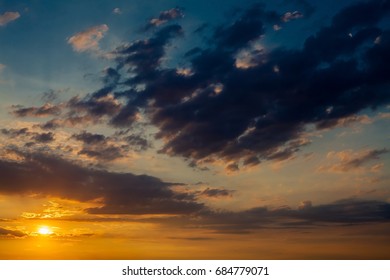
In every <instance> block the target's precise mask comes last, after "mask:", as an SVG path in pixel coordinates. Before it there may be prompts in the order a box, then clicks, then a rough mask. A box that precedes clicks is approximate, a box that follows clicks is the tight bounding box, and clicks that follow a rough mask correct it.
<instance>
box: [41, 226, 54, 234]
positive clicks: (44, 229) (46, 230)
mask: <svg viewBox="0 0 390 280" xmlns="http://www.w3.org/2000/svg"><path fill="white" fill-rule="evenodd" d="M38 233H39V234H41V235H49V234H52V233H53V231H52V230H51V229H50V228H49V227H47V226H41V227H39V228H38Z"/></svg>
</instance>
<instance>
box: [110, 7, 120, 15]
mask: <svg viewBox="0 0 390 280" xmlns="http://www.w3.org/2000/svg"><path fill="white" fill-rule="evenodd" d="M112 12H113V13H114V14H116V15H120V14H122V11H121V9H119V8H115V9H114V10H112Z"/></svg>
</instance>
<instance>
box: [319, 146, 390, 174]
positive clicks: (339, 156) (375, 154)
mask: <svg viewBox="0 0 390 280" xmlns="http://www.w3.org/2000/svg"><path fill="white" fill-rule="evenodd" d="M387 153H389V151H388V150H387V149H382V150H366V151H360V152H355V153H353V152H352V151H350V150H346V151H341V152H330V153H328V155H327V158H328V159H329V160H331V161H335V162H333V163H331V164H325V165H322V166H320V167H319V169H318V170H319V171H320V172H350V171H353V170H362V169H363V168H364V167H365V166H367V165H368V164H370V163H372V162H374V161H378V160H379V159H380V157H381V156H383V155H385V154H387ZM373 167H374V169H373V171H375V170H377V168H379V166H377V165H376V168H375V166H373Z"/></svg>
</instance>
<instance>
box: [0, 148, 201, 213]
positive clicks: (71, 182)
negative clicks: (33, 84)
mask: <svg viewBox="0 0 390 280" xmlns="http://www.w3.org/2000/svg"><path fill="white" fill-rule="evenodd" d="M19 155H20V157H21V158H22V160H21V161H5V160H0V193H2V194H9V195H11V194H18V195H28V194H35V195H40V196H47V197H58V198H64V199H70V200H77V201H80V202H88V201H94V200H100V201H102V206H101V207H94V208H90V209H87V210H86V211H87V212H88V213H91V214H189V213H194V212H197V211H199V210H200V209H203V208H204V206H203V204H201V203H198V202H196V200H195V196H194V195H191V194H182V193H178V192H175V191H173V190H172V187H173V186H175V185H177V184H175V183H168V182H163V181H161V180H160V179H158V178H156V177H152V176H147V175H134V174H132V173H114V172H109V171H104V170H97V169H91V168H87V167H82V166H79V165H77V164H75V163H72V162H69V161H66V160H63V159H61V158H57V157H53V156H47V155H43V154H24V153H19Z"/></svg>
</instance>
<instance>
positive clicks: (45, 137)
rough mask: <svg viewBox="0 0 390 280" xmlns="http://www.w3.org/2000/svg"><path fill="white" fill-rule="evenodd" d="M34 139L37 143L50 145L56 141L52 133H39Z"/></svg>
mask: <svg viewBox="0 0 390 280" xmlns="http://www.w3.org/2000/svg"><path fill="white" fill-rule="evenodd" d="M32 139H33V140H34V141H35V142H37V143H50V142H53V141H54V134H53V133H52V132H47V133H37V134H35V135H34V136H33V137H32Z"/></svg>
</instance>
